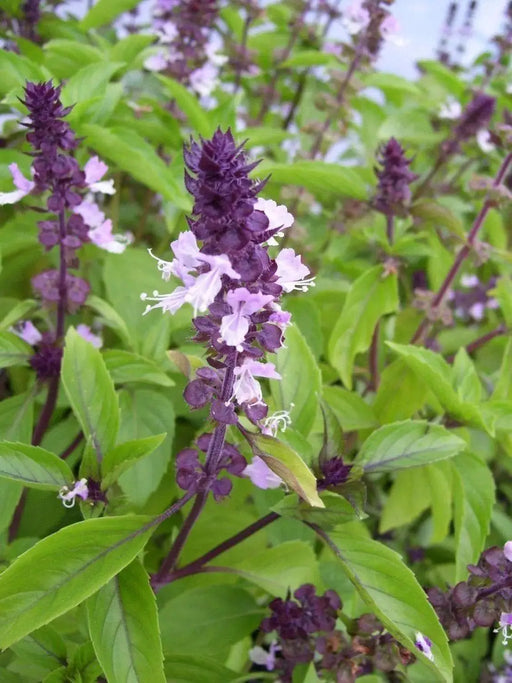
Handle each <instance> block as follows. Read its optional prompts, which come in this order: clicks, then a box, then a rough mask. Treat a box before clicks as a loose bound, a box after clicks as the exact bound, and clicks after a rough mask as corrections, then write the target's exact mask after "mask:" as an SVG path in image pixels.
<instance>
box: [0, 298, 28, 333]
mask: <svg viewBox="0 0 512 683" xmlns="http://www.w3.org/2000/svg"><path fill="white" fill-rule="evenodd" d="M35 307H36V302H35V301H34V299H26V300H25V301H19V302H18V303H17V304H16V305H15V306H13V308H11V310H10V311H9V313H7V314H6V315H5V316H4V317H3V318H2V320H1V321H0V330H5V329H7V328H8V327H10V326H11V325H14V323H16V322H18V320H20V319H21V318H24V317H25V316H26V315H27V314H28V313H31V312H32V311H33V310H34V308H35Z"/></svg>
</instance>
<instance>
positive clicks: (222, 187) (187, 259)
mask: <svg viewBox="0 0 512 683" xmlns="http://www.w3.org/2000/svg"><path fill="white" fill-rule="evenodd" d="M185 163H186V166H187V172H186V175H185V184H186V187H187V189H188V191H189V192H190V194H192V195H193V197H194V207H193V211H192V216H191V218H189V219H188V223H189V227H190V231H188V232H184V233H181V234H180V235H179V237H178V238H177V239H176V240H175V241H173V242H172V243H171V248H172V251H173V253H174V258H173V260H171V261H166V260H163V259H161V258H159V257H158V256H156V255H155V254H153V253H152V252H151V251H150V254H151V256H152V257H153V258H154V259H155V260H156V261H157V267H158V270H159V271H160V272H161V274H162V278H163V279H164V280H165V281H169V280H170V279H171V278H175V279H177V280H178V281H179V283H180V284H178V286H177V287H175V288H174V290H172V291H171V292H169V293H166V294H160V293H159V292H158V291H155V292H153V294H152V295H151V296H150V295H148V294H146V293H144V294H142V295H141V298H142V299H143V300H144V301H150V302H155V303H153V304H149V305H148V306H147V307H146V311H145V313H147V312H149V311H151V310H154V309H157V308H160V309H162V311H163V312H169V313H174V312H176V311H177V310H178V309H179V308H181V306H183V305H184V304H187V303H189V304H191V305H192V307H193V309H194V319H193V321H192V322H193V325H194V327H195V329H196V331H197V334H196V336H195V341H197V342H201V343H204V344H206V345H207V346H208V356H207V357H208V363H209V365H210V368H201V369H199V370H198V371H197V374H196V377H195V378H194V379H192V380H191V381H190V382H189V383H188V385H187V387H186V388H185V391H184V394H183V395H184V398H185V400H186V401H187V403H188V404H189V405H190V406H191V407H192V408H202V407H205V406H207V405H208V404H209V405H210V418H211V419H212V420H214V422H215V423H216V424H217V427H216V430H217V432H216V433H217V434H218V433H220V434H221V435H222V436H221V438H218V437H217V438H216V439H212V440H211V441H209V442H208V445H207V447H206V449H205V451H204V452H205V453H206V456H205V463H204V465H203V464H202V463H201V462H200V460H199V454H198V453H197V452H196V451H192V453H190V449H187V450H186V451H184V452H182V454H180V455H179V456H178V461H177V467H178V483H179V485H180V486H181V487H182V488H185V489H186V490H189V491H190V490H192V491H194V492H197V491H204V490H206V489H208V488H209V490H211V491H212V492H213V494H214V496H215V498H216V499H217V500H218V499H220V498H222V497H223V496H225V495H227V493H228V492H229V491H228V489H229V490H230V489H231V482H230V481H229V480H225V481H224V480H223V479H219V478H218V475H219V472H220V471H221V470H222V469H223V468H224V469H227V470H228V472H230V473H231V474H233V475H234V476H242V474H245V476H250V477H251V478H252V476H251V473H252V471H253V469H254V468H255V467H258V460H257V459H254V460H253V465H250V466H249V468H246V463H245V460H244V459H243V458H242V457H241V456H240V457H239V458H237V459H236V462H237V463H238V465H236V466H235V465H234V464H233V463H232V464H231V465H227V464H225V457H226V453H227V449H228V448H234V447H232V446H231V445H230V444H229V443H224V438H225V432H226V427H227V426H228V425H236V424H237V423H238V419H239V414H240V412H241V411H243V412H244V413H245V414H246V416H247V417H248V418H249V420H250V421H251V422H252V423H253V424H255V425H257V426H258V427H259V428H260V429H261V430H263V429H266V427H265V425H264V423H263V422H262V421H263V420H264V419H265V418H266V416H267V412H268V408H267V406H266V405H265V403H264V402H263V391H262V388H261V385H260V382H259V380H258V379H257V378H266V379H275V380H279V379H281V376H280V375H279V373H278V372H277V371H276V368H275V365H274V364H273V363H267V362H265V352H266V351H269V352H275V351H277V350H278V349H279V348H281V346H282V345H283V342H284V337H283V331H284V330H285V329H286V327H287V325H288V324H289V322H290V314H289V313H286V312H285V311H283V310H282V309H281V306H280V303H279V302H280V296H281V294H282V292H283V291H285V292H291V291H293V290H300V291H305V290H306V289H307V288H308V286H310V285H312V284H313V278H310V277H309V269H308V267H307V266H305V265H304V264H303V263H302V261H301V258H300V256H298V255H297V254H295V252H294V251H293V250H292V249H283V250H282V251H281V252H280V254H279V255H278V256H277V257H276V259H272V258H270V256H269V254H268V245H269V243H270V242H271V240H272V239H273V237H274V235H277V234H278V233H279V231H280V230H282V229H284V228H289V227H290V226H291V224H292V222H293V216H292V215H291V214H289V213H288V211H287V209H286V207H284V206H278V205H277V204H276V202H274V201H272V200H262V199H260V198H258V197H257V194H258V192H259V191H260V190H261V189H262V187H263V185H264V183H261V182H257V181H255V180H252V179H251V178H250V177H249V174H250V172H251V171H252V170H253V169H254V168H255V166H256V165H257V163H252V162H250V161H249V160H248V159H247V157H246V155H245V153H244V152H243V150H242V148H241V147H238V146H237V145H236V144H235V141H234V139H233V136H232V135H231V131H229V130H228V131H227V132H225V133H224V132H222V131H221V130H220V129H219V130H217V132H216V133H215V134H214V135H213V137H212V139H211V140H204V141H201V143H200V144H198V143H196V142H194V141H192V142H191V144H190V146H189V147H188V148H185ZM274 241H275V240H274ZM198 313H203V314H204V315H200V316H198ZM283 419H284V418H283ZM269 429H270V427H269ZM201 439H202V437H201V438H200V440H198V445H199V447H200V448H201V449H202V441H201ZM183 453H184V454H183ZM263 465H264V463H263ZM260 469H261V465H260ZM267 469H268V468H267ZM265 476H266V477H267V478H268V477H269V475H268V472H267V473H266V475H265ZM254 477H255V479H253V481H255V484H256V485H258V486H259V485H260V483H261V482H262V481H263V474H261V476H260V477H259V475H258V473H257V472H255V473H254ZM258 477H259V478H258ZM277 479H278V481H277V482H276V479H275V477H274V478H273V479H272V477H271V476H270V478H269V479H268V480H267V481H266V483H264V484H263V485H264V486H267V487H268V485H269V482H271V485H274V486H275V485H278V484H280V483H281V480H280V479H279V478H277Z"/></svg>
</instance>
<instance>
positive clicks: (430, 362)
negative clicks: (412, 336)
mask: <svg viewBox="0 0 512 683" xmlns="http://www.w3.org/2000/svg"><path fill="white" fill-rule="evenodd" d="M386 343H387V345H388V346H389V347H390V348H391V349H393V351H395V353H397V354H399V355H400V356H401V357H403V359H404V360H405V362H406V363H407V365H409V367H410V368H411V369H412V370H413V371H414V373H415V374H416V376H417V377H418V378H419V379H421V380H423V382H424V384H425V386H426V387H427V388H428V389H430V391H431V392H432V393H433V394H434V395H435V396H436V398H437V399H438V400H439V403H440V404H441V405H442V406H443V408H444V409H445V410H446V411H447V412H448V413H449V414H450V415H452V416H453V417H456V418H458V419H460V420H461V421H462V422H464V423H469V424H475V425H476V426H478V427H483V428H484V429H485V430H486V431H487V432H488V433H489V434H491V436H492V435H493V425H492V423H489V422H488V421H485V420H484V417H483V416H482V413H481V411H480V410H479V408H478V406H476V405H474V404H473V403H468V402H467V401H463V400H461V398H460V397H459V394H458V393H457V391H456V389H455V388H454V386H453V381H454V375H453V369H452V367H451V366H450V365H448V363H447V362H446V361H445V360H444V358H442V357H441V356H440V355H439V354H438V353H434V352H433V351H430V350H429V349H422V348H420V347H419V346H414V345H412V344H395V343H393V342H386Z"/></svg>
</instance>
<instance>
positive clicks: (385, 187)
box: [374, 138, 418, 216]
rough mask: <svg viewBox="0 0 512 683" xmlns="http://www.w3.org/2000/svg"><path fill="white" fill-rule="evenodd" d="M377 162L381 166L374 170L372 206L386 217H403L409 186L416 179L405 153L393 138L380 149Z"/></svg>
mask: <svg viewBox="0 0 512 683" xmlns="http://www.w3.org/2000/svg"><path fill="white" fill-rule="evenodd" d="M377 161H378V162H379V164H380V165H381V166H382V168H380V169H375V174H376V176H377V178H378V179H379V184H378V187H377V194H376V196H375V200H374V205H375V208H376V209H377V210H378V211H382V213H384V214H385V215H386V216H390V215H403V213H404V212H405V211H406V210H407V205H408V203H409V200H410V198H411V190H410V188H409V185H410V184H411V183H412V182H413V181H414V180H416V178H417V177H418V176H417V175H416V174H415V173H413V172H412V171H411V170H410V169H409V166H410V164H411V161H412V159H407V157H406V156H405V152H404V150H403V149H402V146H401V145H400V143H399V142H397V140H395V138H391V139H390V140H389V141H388V142H387V143H386V144H385V145H384V146H383V147H382V148H381V149H380V154H379V156H378V158H377Z"/></svg>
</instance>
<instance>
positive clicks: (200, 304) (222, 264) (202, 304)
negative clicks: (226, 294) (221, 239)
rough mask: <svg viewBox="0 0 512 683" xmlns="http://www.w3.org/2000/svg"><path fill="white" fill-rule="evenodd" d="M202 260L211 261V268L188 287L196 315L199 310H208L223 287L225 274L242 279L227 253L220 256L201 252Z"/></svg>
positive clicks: (190, 300) (190, 301) (189, 298)
mask: <svg viewBox="0 0 512 683" xmlns="http://www.w3.org/2000/svg"><path fill="white" fill-rule="evenodd" d="M201 261H205V262H206V263H209V265H210V270H209V271H208V272H207V273H202V274H201V275H199V276H198V277H197V278H196V280H195V282H194V284H193V285H191V286H190V287H189V288H188V292H187V302H188V303H189V304H192V306H193V308H194V315H197V312H198V311H201V312H204V311H206V310H207V309H208V306H209V305H210V304H211V303H213V301H214V299H215V297H216V296H217V294H218V293H219V292H220V290H221V288H222V276H223V275H227V276H228V277H230V278H232V279H234V280H239V279H240V275H239V274H238V273H237V272H236V271H235V270H234V269H233V267H232V266H231V261H230V260H229V257H228V256H226V255H225V254H219V255H218V256H215V255H213V256H210V255H209V254H201Z"/></svg>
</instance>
